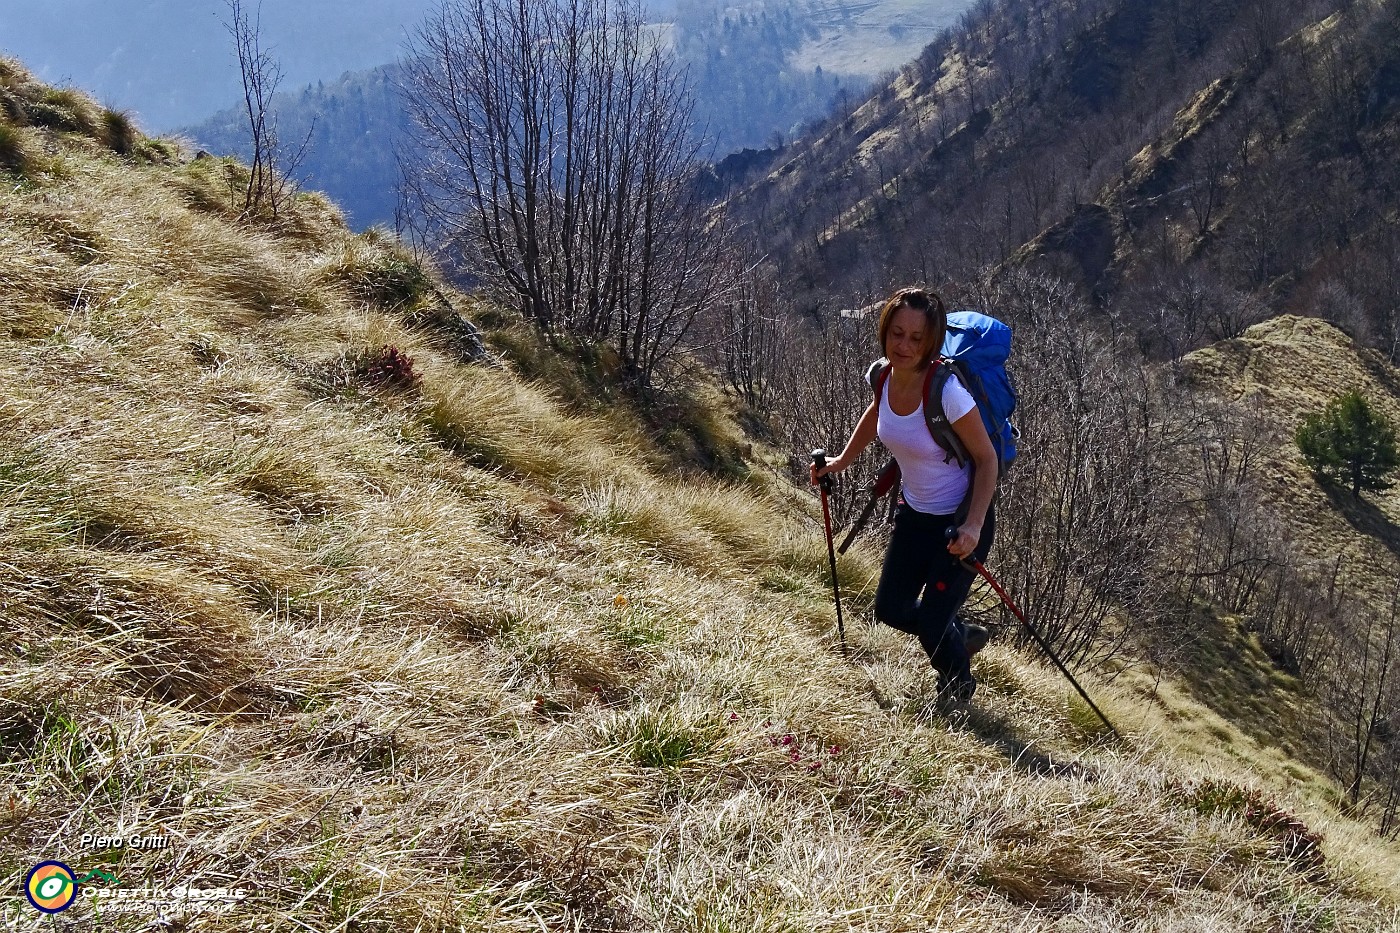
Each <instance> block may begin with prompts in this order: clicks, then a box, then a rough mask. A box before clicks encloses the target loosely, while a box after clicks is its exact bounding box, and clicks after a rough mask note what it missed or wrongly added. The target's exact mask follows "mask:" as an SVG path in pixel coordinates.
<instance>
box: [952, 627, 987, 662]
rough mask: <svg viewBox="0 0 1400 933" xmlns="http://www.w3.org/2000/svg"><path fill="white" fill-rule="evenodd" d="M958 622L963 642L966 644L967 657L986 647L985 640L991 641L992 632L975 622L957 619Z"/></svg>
mask: <svg viewBox="0 0 1400 933" xmlns="http://www.w3.org/2000/svg"><path fill="white" fill-rule="evenodd" d="M958 624H959V625H961V626H962V633H963V644H964V645H966V646H967V656H968V657H969V658H970V657H972V656H973V655H974V654H976V653H977V652H979V651H981V650H982V649H983V648H985V647H987V642H989V641H991V638H992V633H991V632H989V631H987V630H986V628H984V627H983V626H981V625H978V624H977V623H976V622H964V621H963V620H961V619H959V620H958Z"/></svg>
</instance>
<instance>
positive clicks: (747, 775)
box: [0, 129, 1400, 933]
mask: <svg viewBox="0 0 1400 933" xmlns="http://www.w3.org/2000/svg"><path fill="white" fill-rule="evenodd" d="M23 132H24V134H25V139H26V145H27V146H28V147H29V149H28V151H29V152H30V154H31V156H32V158H31V159H30V160H29V162H28V163H27V168H26V177H25V178H23V179H18V178H11V180H10V181H9V183H7V184H5V185H4V186H3V192H0V315H3V322H4V325H5V329H4V332H3V336H0V426H2V427H0V430H3V444H0V608H2V609H3V612H4V614H5V623H6V624H5V626H4V628H3V635H0V639H2V640H3V654H0V658H2V660H0V735H3V744H2V745H0V747H2V748H3V758H0V796H3V797H4V799H5V803H4V805H0V874H2V875H3V876H4V882H3V883H4V884H5V885H6V886H7V887H8V889H9V890H10V891H15V890H16V888H17V886H18V883H19V880H20V879H21V878H22V877H23V874H24V873H25V872H26V871H27V870H28V868H29V866H30V865H32V864H33V863H35V862H37V861H39V860H40V859H42V858H59V859H64V860H66V861H68V862H70V863H71V864H72V865H73V866H74V867H75V868H77V869H79V870H80V871H85V870H87V869H89V868H91V867H94V866H95V865H97V864H100V863H104V862H105V863H106V864H109V865H110V867H112V868H113V869H114V870H115V871H116V873H117V874H118V875H119V876H120V877H121V878H122V880H123V881H124V882H125V884H126V886H128V887H131V886H135V885H147V884H148V885H156V886H174V885H177V884H193V885H200V886H207V887H212V886H241V887H244V888H246V889H249V890H250V891H252V892H253V894H252V896H251V898H250V899H249V900H248V901H246V902H244V903H242V904H240V905H237V906H236V907H235V908H234V910H233V912H232V913H231V914H229V915H228V916H226V917H223V918H205V919H203V920H200V921H199V922H198V923H197V924H195V926H196V927H197V928H201V929H218V930H250V929H277V930H283V929H285V930H292V929H298V930H305V929H315V930H331V929H344V930H350V929H355V930H409V929H423V930H488V929H489V930H493V931H496V930H501V931H508V930H538V929H541V928H546V929H561V930H562V929H593V930H596V929H612V928H616V929H637V930H688V931H714V933H718V931H724V930H744V931H751V930H763V931H779V930H831V931H836V930H851V929H856V930H872V931H873V930H881V931H890V930H909V931H916V930H918V931H924V930H930V929H939V930H950V931H951V930H1001V929H1016V930H1026V931H1031V930H1051V929H1058V930H1063V929H1112V930H1144V931H1145V930H1164V931H1165V930H1181V931H1186V930H1191V931H1195V930H1231V931H1236V930H1326V929H1345V930H1365V929H1384V928H1390V926H1388V924H1390V923H1391V922H1392V921H1393V919H1394V906H1393V905H1394V904H1395V903H1396V902H1397V900H1400V880H1397V870H1396V866H1397V864H1400V860H1397V857H1396V853H1395V851H1394V850H1393V848H1391V847H1390V846H1388V845H1382V844H1380V843H1378V842H1376V841H1374V840H1373V839H1371V838H1370V837H1368V836H1367V834H1366V832H1365V831H1364V830H1363V829H1362V828H1360V827H1358V826H1356V825H1355V824H1352V823H1350V822H1348V821H1346V820H1344V819H1342V818H1340V817H1338V816H1336V815H1335V814H1334V813H1333V812H1331V811H1330V810H1328V809H1327V807H1326V806H1325V804H1324V803H1323V800H1324V798H1325V796H1326V795H1325V793H1324V792H1323V790H1322V789H1321V784H1320V782H1318V781H1316V780H1315V779H1313V778H1311V777H1310V776H1309V775H1308V774H1307V773H1306V772H1305V771H1303V770H1302V769H1299V768H1298V767H1297V766H1296V765H1291V764H1290V763H1289V762H1288V761H1287V760H1286V759H1284V758H1282V757H1281V756H1280V755H1279V754H1278V753H1277V752H1276V751H1273V750H1263V749H1259V748H1258V747H1257V746H1255V745H1254V743H1253V742H1252V741H1251V740H1250V739H1248V738H1246V737H1244V736H1243V735H1241V734H1240V733H1239V732H1238V731H1237V730H1235V729H1234V728H1233V727H1232V726H1231V725H1230V724H1228V723H1226V722H1224V721H1222V720H1219V719H1218V718H1215V717H1213V716H1212V715H1211V714H1210V713H1208V712H1206V711H1205V710H1204V709H1203V708H1201V707H1199V706H1196V705H1195V704H1193V703H1192V702H1190V701H1189V700H1187V699H1185V698H1184V697H1182V696H1179V695H1178V693H1177V691H1175V690H1174V689H1173V688H1172V687H1171V685H1169V684H1163V685H1153V684H1151V683H1146V682H1143V683H1139V682H1138V681H1137V680H1135V679H1134V677H1133V676H1131V675H1125V676H1124V677H1123V678H1121V679H1120V680H1119V681H1118V682H1117V683H1116V684H1115V685H1112V686H1108V685H1102V684H1093V685H1091V686H1092V688H1093V689H1094V690H1095V691H1096V692H1097V693H1098V694H1099V695H1100V696H1101V697H1102V699H1103V703H1104V705H1105V706H1106V708H1107V709H1108V711H1109V712H1110V714H1111V715H1113V716H1114V717H1115V718H1116V719H1117V721H1118V722H1119V724H1120V726H1121V727H1123V728H1124V729H1125V730H1127V731H1129V732H1130V733H1131V738H1130V739H1129V740H1128V741H1127V742H1126V743H1124V744H1120V745H1113V744H1108V743H1106V742H1105V741H1104V740H1103V737H1102V736H1101V735H1099V734H1098V733H1097V731H1096V730H1095V729H1094V727H1093V723H1092V720H1091V719H1090V718H1089V717H1088V716H1086V714H1085V710H1084V709H1082V708H1081V707H1079V706H1077V705H1076V704H1073V703H1071V702H1070V701H1069V700H1068V697H1067V691H1066V689H1065V688H1064V686H1063V684H1062V683H1061V682H1060V681H1059V680H1058V679H1057V677H1056V676H1055V675H1053V674H1052V673H1050V672H1047V671H1046V670H1045V669H1043V668H1041V667H1040V666H1038V665H1036V664H1034V663H1033V662H1031V661H1030V660H1028V659H1027V658H1024V657H1022V656H1020V655H1018V654H1016V653H1015V652H1013V651H1011V650H1009V649H1007V648H1004V647H1002V646H998V645H993V646H992V647H991V648H990V649H988V651H987V652H986V654H985V655H984V656H983V657H982V658H980V659H979V661H978V667H977V670H978V673H979V675H980V676H981V677H982V678H983V681H984V685H985V687H986V689H985V691H984V694H983V696H981V697H979V701H978V703H977V704H976V707H975V710H974V713H973V716H972V718H971V720H970V722H968V723H966V724H965V725H954V724H949V723H948V722H946V721H943V720H940V719H939V718H938V717H937V716H934V715H932V714H931V712H930V704H931V699H932V688H933V686H934V684H933V680H932V677H931V675H930V674H929V673H928V672H927V670H926V669H925V666H924V664H923V663H921V660H920V657H919V652H918V650H917V648H916V647H913V646H912V645H911V644H910V643H909V642H908V641H906V640H903V639H900V638H897V637H894V636H892V635H891V634H890V633H888V632H885V631H880V630H871V629H867V628H866V627H865V626H864V625H862V624H860V623H859V622H858V621H854V619H855V618H856V617H857V613H856V612H855V611H853V612H852V613H851V617H852V619H853V621H852V622H851V624H850V628H851V632H850V636H851V640H852V643H853V645H852V656H851V658H850V659H849V660H846V659H843V658H842V656H841V655H840V653H839V652H838V651H837V650H836V645H835V643H834V639H833V638H832V636H831V633H830V610H829V603H828V601H827V590H826V584H825V577H824V567H825V554H824V553H823V545H822V542H821V540H820V538H819V536H818V532H816V531H815V530H814V528H815V526H814V524H813V522H812V520H811V519H810V517H809V516H810V510H804V509H802V508H800V507H794V506H793V505H792V502H791V500H785V499H783V498H782V497H781V496H780V495H779V494H777V493H775V492H772V491H768V492H765V491H763V489H762V488H760V485H759V484H755V485H753V486H749V487H737V486H731V485H720V484H717V483H713V482H704V481H697V480H688V481H684V482H682V481H680V480H679V479H678V478H677V477H676V476H675V475H673V474H670V473H668V472H666V471H662V470H658V469H656V468H655V467H649V466H648V465H647V464H648V463H649V462H653V461H654V460H655V459H656V458H655V457H651V456H642V455H641V453H639V449H638V448H639V447H640V446H641V445H643V444H644V443H645V440H644V438H643V432H642V431H641V430H631V429H629V428H628V427H627V426H626V419H620V420H619V419H609V420H606V421H605V420H601V419H600V418H599V417H588V416H581V415H578V414H571V413H570V412H569V411H567V410H566V409H565V408H564V407H563V406H562V405H561V403H560V401H559V400H557V399H556V398H555V397H554V396H553V395H552V393H551V392H550V391H549V390H548V389H546V388H543V387H541V386H539V385H532V384H528V383H526V382H523V381H522V380H520V379H518V378H516V377H514V376H512V375H511V373H510V372H509V371H505V370H500V369H494V368H489V367H483V366H470V365H464V364H462V363H461V362H459V361H458V360H457V358H456V357H455V356H454V355H453V354H452V353H451V352H449V347H448V345H447V343H446V342H445V340H444V338H443V337H441V336H440V335H437V334H435V333H434V332H432V331H426V330H422V329H415V328H413V327H410V326H409V324H408V323H406V322H407V321H408V320H409V319H410V315H409V311H411V310H412V309H411V308H410V309H399V310H393V309H391V308H389V307H387V306H386V305H385V304H384V298H385V296H386V295H391V294H393V293H394V292H395V289H394V288H393V287H390V286H393V285H394V284H395V283H399V282H402V281H403V279H404V277H405V266H404V264H403V257H402V256H401V255H400V254H399V253H398V252H397V250H396V249H395V248H394V247H393V246H392V245H391V244H386V243H384V242H382V241H381V240H379V239H378V238H376V237H374V236H369V237H363V236H362V237H353V236H351V235H350V234H349V233H348V232H347V231H345V230H344V229H343V227H341V226H340V225H339V224H338V223H337V222H336V219H335V218H334V216H333V214H332V213H331V212H330V211H328V210H327V209H326V208H325V207H324V204H323V203H322V202H319V201H318V200H317V199H315V198H309V199H304V200H303V201H302V202H301V203H300V205H299V210H298V213H297V215H296V217H295V218H294V219H293V220H292V221H290V222H287V221H284V222H283V223H281V224H280V225H278V227H277V228H276V229H273V228H270V227H267V226H266V225H264V226H254V225H250V224H247V223H243V222H238V221H236V220H235V219H234V218H232V217H230V216H229V212H228V211H227V210H226V209H225V208H224V205H225V204H226V187H225V181H224V178H223V173H224V172H225V171H228V168H227V167H226V166H225V165H224V164H223V163H218V162H213V161H210V160H203V161H200V162H194V163H188V164H183V165H174V166H169V167H167V166H161V165H134V164H131V163H129V162H126V161H124V160H121V159H118V158H117V157H115V156H113V155H112V154H111V153H110V152H107V151H105V150H104V149H102V148H101V147H100V146H98V145H96V144H95V143H92V142H90V141H88V140H87V139H86V138H85V137H83V136H81V135H80V134H75V135H71V136H68V137H65V138H63V139H60V138H59V137H57V136H55V135H54V134H53V133H51V132H49V131H39V130H33V129H26V130H24V131H23ZM387 344H392V345H395V346H397V347H399V348H402V349H404V350H406V351H407V352H408V353H409V354H410V355H411V356H412V357H413V358H414V360H415V369H416V370H417V371H418V372H419V373H420V374H421V377H422V379H421V383H420V384H419V385H418V387H417V388H413V389H393V388H390V387H383V386H381V387H374V386H372V385H370V384H369V383H368V382H367V381H366V380H365V379H364V378H363V377H362V376H360V375H357V374H356V367H355V365H354V362H355V360H356V359H358V358H359V357H360V355H361V354H363V353H365V352H366V351H374V350H376V349H377V348H379V347H381V346H384V345H387ZM620 425H621V426H620ZM846 572H847V575H848V579H847V580H846V585H847V589H848V592H849V593H850V594H851V598H852V601H853V603H854V604H855V605H856V606H859V605H860V604H861V602H862V600H864V599H865V598H867V597H868V584H869V579H870V577H871V575H872V574H873V572H874V564H873V562H872V560H871V559H870V558H869V556H865V557H861V556H857V557H856V558H855V559H854V560H852V561H851V562H850V563H848V564H847V565H846ZM853 608H854V607H853ZM1154 687H1155V689H1154ZM1290 768H1291V769H1292V772H1293V774H1294V775H1295V776H1296V777H1301V778H1302V779H1303V780H1301V781H1297V782H1294V783H1293V784H1292V785H1291V786H1289V785H1287V784H1286V783H1285V782H1286V778H1287V775H1288V774H1289V771H1288V769H1290ZM1210 782H1213V783H1210ZM1251 791H1257V792H1258V794H1260V795H1261V796H1259V797H1257V798H1252V797H1250V794H1249V792H1251ZM1275 803H1276V804H1278V805H1281V806H1283V807H1286V808H1288V809H1289V810H1292V811H1294V812H1296V813H1298V814H1299V815H1300V816H1301V817H1302V819H1303V821H1304V822H1305V823H1306V825H1307V827H1308V828H1309V829H1310V830H1311V831H1313V832H1317V833H1319V834H1321V836H1322V837H1323V851H1324V852H1325V855H1326V861H1325V864H1324V865H1323V866H1322V867H1321V868H1319V867H1318V865H1317V863H1316V862H1315V861H1314V860H1312V859H1310V858H1309V857H1308V856H1307V855H1306V852H1305V851H1304V850H1302V849H1300V848H1299V846H1300V845H1301V844H1303V843H1306V836H1305V835H1304V834H1303V832H1302V829H1301V827H1299V826H1296V825H1294V824H1290V823H1286V822H1279V821H1278V820H1276V819H1271V818H1270V816H1271V814H1273V810H1274V806H1275ZM1275 815H1276V814H1275ZM88 832H90V833H97V834H118V833H120V834H123V835H127V834H131V833H135V832H141V833H165V834H168V835H169V837H170V838H171V840H172V846H171V848H170V849H168V850H166V851H162V852H139V851H133V850H129V849H128V850H124V851H121V852H119V853H108V854H107V855H101V856H99V855H98V854H97V853H95V852H92V851H90V850H84V849H83V848H81V847H80V844H79V837H80V835H81V834H82V833H88ZM12 909H13V910H14V911H17V912H18V913H20V915H21V916H23V917H24V918H26V919H25V922H26V923H31V925H34V926H37V925H38V921H37V920H32V919H31V918H33V917H35V916H36V915H34V914H32V913H25V911H28V908H27V907H24V906H23V905H22V904H20V903H17V904H15V906H14V907H13V908H12ZM89 910H90V908H89V907H87V906H82V907H75V908H74V909H73V910H72V911H70V912H69V913H67V914H64V915H63V917H64V919H73V918H75V917H76V918H79V919H80V918H81V917H82V916H83V915H84V914H85V913H86V912H88V911H89ZM149 920H150V915H149V913H147V914H145V915H142V914H136V915H133V916H130V917H114V916H109V917H107V918H106V919H105V920H104V921H103V922H102V923H100V924H95V925H93V926H94V928H100V929H137V928H144V927H145V926H146V924H148V923H149Z"/></svg>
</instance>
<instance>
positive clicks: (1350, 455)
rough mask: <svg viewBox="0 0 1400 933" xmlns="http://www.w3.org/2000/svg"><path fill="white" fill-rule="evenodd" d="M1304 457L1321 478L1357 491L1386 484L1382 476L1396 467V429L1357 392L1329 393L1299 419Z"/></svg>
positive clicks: (1399, 460)
mask: <svg viewBox="0 0 1400 933" xmlns="http://www.w3.org/2000/svg"><path fill="white" fill-rule="evenodd" d="M1294 440H1296V441H1297V443H1298V449H1299V450H1300V451H1302V453H1303V459H1304V460H1306V461H1307V462H1308V466H1310V467H1312V469H1313V472H1314V473H1316V474H1318V475H1319V476H1321V477H1325V478H1328V479H1331V480H1334V481H1336V482H1338V483H1341V484H1343V485H1349V486H1351V495H1352V498H1354V499H1360V498H1361V490H1363V489H1366V490H1381V489H1389V488H1390V487H1391V486H1392V485H1393V483H1390V482H1389V481H1387V479H1386V476H1387V475H1388V474H1389V473H1391V472H1393V471H1394V470H1395V468H1396V467H1397V466H1400V454H1397V452H1396V447H1395V428H1394V427H1393V426H1392V425H1391V424H1390V422H1389V421H1388V420H1386V417H1385V416H1384V415H1382V414H1381V413H1380V412H1378V411H1377V410H1376V409H1374V408H1372V407H1371V403H1370V402H1368V401H1366V399H1365V397H1364V396H1362V394H1361V393H1360V392H1355V391H1352V392H1348V393H1347V394H1346V395H1342V396H1339V397H1337V398H1334V399H1333V400H1332V401H1331V402H1329V403H1328V404H1327V409H1326V410H1325V411H1323V412H1322V413H1321V414H1311V415H1307V416H1306V417H1304V418H1303V423H1302V424H1301V425H1299V426H1298V431H1297V433H1296V434H1295V435H1294Z"/></svg>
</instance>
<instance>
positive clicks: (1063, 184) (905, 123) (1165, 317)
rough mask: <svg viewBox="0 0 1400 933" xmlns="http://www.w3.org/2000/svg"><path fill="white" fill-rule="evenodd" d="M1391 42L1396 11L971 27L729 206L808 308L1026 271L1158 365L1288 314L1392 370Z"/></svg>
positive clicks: (1012, 11)
mask: <svg viewBox="0 0 1400 933" xmlns="http://www.w3.org/2000/svg"><path fill="white" fill-rule="evenodd" d="M1397 24H1400V8H1397V6H1396V4H1394V3H1392V2H1380V3H1352V2H1345V0H1335V2H1318V3H1305V4H1289V5H1279V4H1265V3H1259V2H1255V0H1230V2H1225V3H1215V2H1206V0H1187V2H1180V3H1170V4H1159V3H1145V2H1141V0H1095V2H1092V3H1082V4H1075V5H1073V8H1072V9H1071V8H1068V5H1065V4H1060V3H1049V2H1042V0H1000V2H996V3H987V4H982V5H979V6H978V7H977V9H976V11H975V12H974V13H972V14H970V15H969V16H968V17H967V18H965V19H964V21H963V23H962V24H961V25H960V26H959V28H958V29H956V30H953V31H950V32H949V33H947V34H946V35H945V36H944V37H942V38H941V39H940V40H939V41H938V42H935V43H934V44H932V45H930V46H929V47H928V48H927V49H926V50H925V51H924V53H923V55H922V56H921V57H920V58H919V59H918V60H917V61H916V62H913V63H911V64H910V65H909V66H907V67H906V68H905V69H903V71H902V72H901V73H900V74H899V75H898V76H897V77H896V78H895V80H894V81H892V82H891V83H890V84H888V85H887V86H886V87H884V88H882V89H880V90H879V91H878V92H877V93H876V94H875V95H874V96H872V97H871V98H870V99H869V100H867V101H864V102H862V103H860V104H859V106H857V107H853V108H852V110H851V112H849V113H848V114H841V115H839V116H838V117H837V118H835V119H833V120H831V121H830V122H829V123H828V125H827V126H826V127H825V130H824V132H822V133H820V134H817V135H816V136H814V137H813V138H811V139H810V140H808V141H805V142H804V143H802V144H800V145H798V146H796V147H793V149H792V150H791V152H790V159H789V160H788V161H787V162H786V163H785V164H782V165H780V166H778V167H777V168H776V169H775V170H774V171H773V172H772V173H771V174H770V175H769V176H768V177H767V178H766V179H763V180H761V181H759V182H757V183H756V184H755V185H753V186H752V187H751V189H749V190H748V191H747V192H746V193H744V194H743V195H741V196H739V197H737V198H736V199H735V200H734V202H733V205H732V206H733V208H734V209H735V210H736V211H737V213H738V214H739V215H740V216H741V217H746V218H749V219H751V220H752V221H753V222H755V223H756V224H758V225H759V229H760V230H761V231H762V233H763V235H764V237H765V242H767V243H768V244H769V248H770V249H771V256H772V257H773V261H774V263H775V265H776V266H777V267H778V268H780V269H782V270H783V271H784V272H785V273H786V274H787V275H788V277H789V278H790V279H791V280H792V281H793V282H794V283H795V286H796V287H797V288H798V289H799V292H800V294H801V295H802V296H803V297H804V298H805V299H806V300H807V303H808V304H811V305H817V304H822V303H826V302H829V300H830V298H829V297H828V295H829V293H831V292H835V293H838V294H841V295H843V296H847V297H845V298H843V299H840V300H844V301H851V300H853V299H856V300H859V299H863V298H865V297H866V296H868V295H873V294H878V293H880V290H881V289H883V288H885V287H887V283H889V282H895V281H906V280H931V281H935V282H941V281H947V280H953V281H968V280H970V279H972V278H974V277H975V275H976V273H978V272H979V271H980V270H982V269H984V268H986V267H987V266H989V265H1004V264H1007V263H1016V264H1031V265H1038V266H1042V267H1048V268H1050V269H1051V270H1053V271H1054V272H1056V273H1058V274H1061V275H1065V276H1067V277H1070V278H1072V279H1074V280H1075V281H1077V282H1079V283H1080V284H1081V285H1082V286H1083V287H1084V289H1085V290H1086V291H1088V292H1089V293H1091V294H1093V295H1094V296H1095V298H1096V299H1097V300H1098V301H1099V302H1101V303H1107V304H1111V305H1113V307H1114V308H1115V310H1117V311H1119V312H1122V315H1121V316H1122V317H1123V318H1125V319H1127V320H1131V321H1134V322H1135V323H1136V324H1137V325H1138V328H1139V330H1140V332H1141V335H1142V340H1143V342H1144V344H1145V346H1147V347H1148V348H1149V349H1150V350H1151V351H1152V352H1154V353H1159V354H1162V355H1179V354H1180V353H1182V352H1185V351H1186V350H1189V349H1192V348H1194V347H1198V346H1201V345H1203V344H1204V343H1206V342H1209V341H1210V340H1212V339H1218V338H1219V337H1222V336H1234V335H1236V334H1238V333H1239V330H1240V329H1242V328H1243V327H1244V326H1246V325H1248V324H1249V323H1252V322H1254V321H1256V320H1259V319H1261V317H1263V316H1266V315H1267V314H1268V313H1269V312H1271V311H1272V312H1277V311H1279V310H1288V309H1296V310H1300V311H1302V312H1303V313H1322V314H1324V315H1326V316H1331V317H1333V318H1335V319H1338V320H1344V321H1345V322H1346V324H1347V326H1348V327H1349V328H1351V330H1352V331H1353V332H1354V333H1358V334H1361V335H1362V336H1364V337H1365V338H1366V339H1367V340H1368V341H1369V342H1370V343H1371V344H1372V345H1374V346H1377V347H1380V348H1381V349H1383V350H1384V351H1385V352H1387V353H1388V354H1389V355H1390V356H1391V358H1392V359H1393V358H1394V355H1395V347H1396V346H1400V344H1397V340H1400V316H1397V315H1396V313H1395V311H1394V303H1393V301H1392V300H1391V296H1393V294H1394V293H1395V290H1396V282H1397V280H1398V279H1397V275H1400V266H1397V260H1396V258H1395V257H1396V256H1397V255H1400V250H1397V249H1396V243H1397V227H1396V222H1395V218H1396V216H1397V209H1400V201H1397V192H1400V188H1397V184H1396V181H1397V176H1396V173H1395V168H1394V165H1395V163H1394V159H1392V158H1390V155H1389V153H1390V152H1391V151H1393V148H1394V139H1395V136H1396V133H1397V130H1400V122H1397V119H1398V118H1400V108H1397V100H1400V97H1397V90H1398V89H1400V83H1397V80H1396V76H1397V74H1400V66H1398V65H1397V59H1396V54H1397V52H1396V50H1397V49H1400V44H1397V42H1396V41H1395V37H1396V35H1397V28H1398V27H1397ZM843 306H849V305H843Z"/></svg>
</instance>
